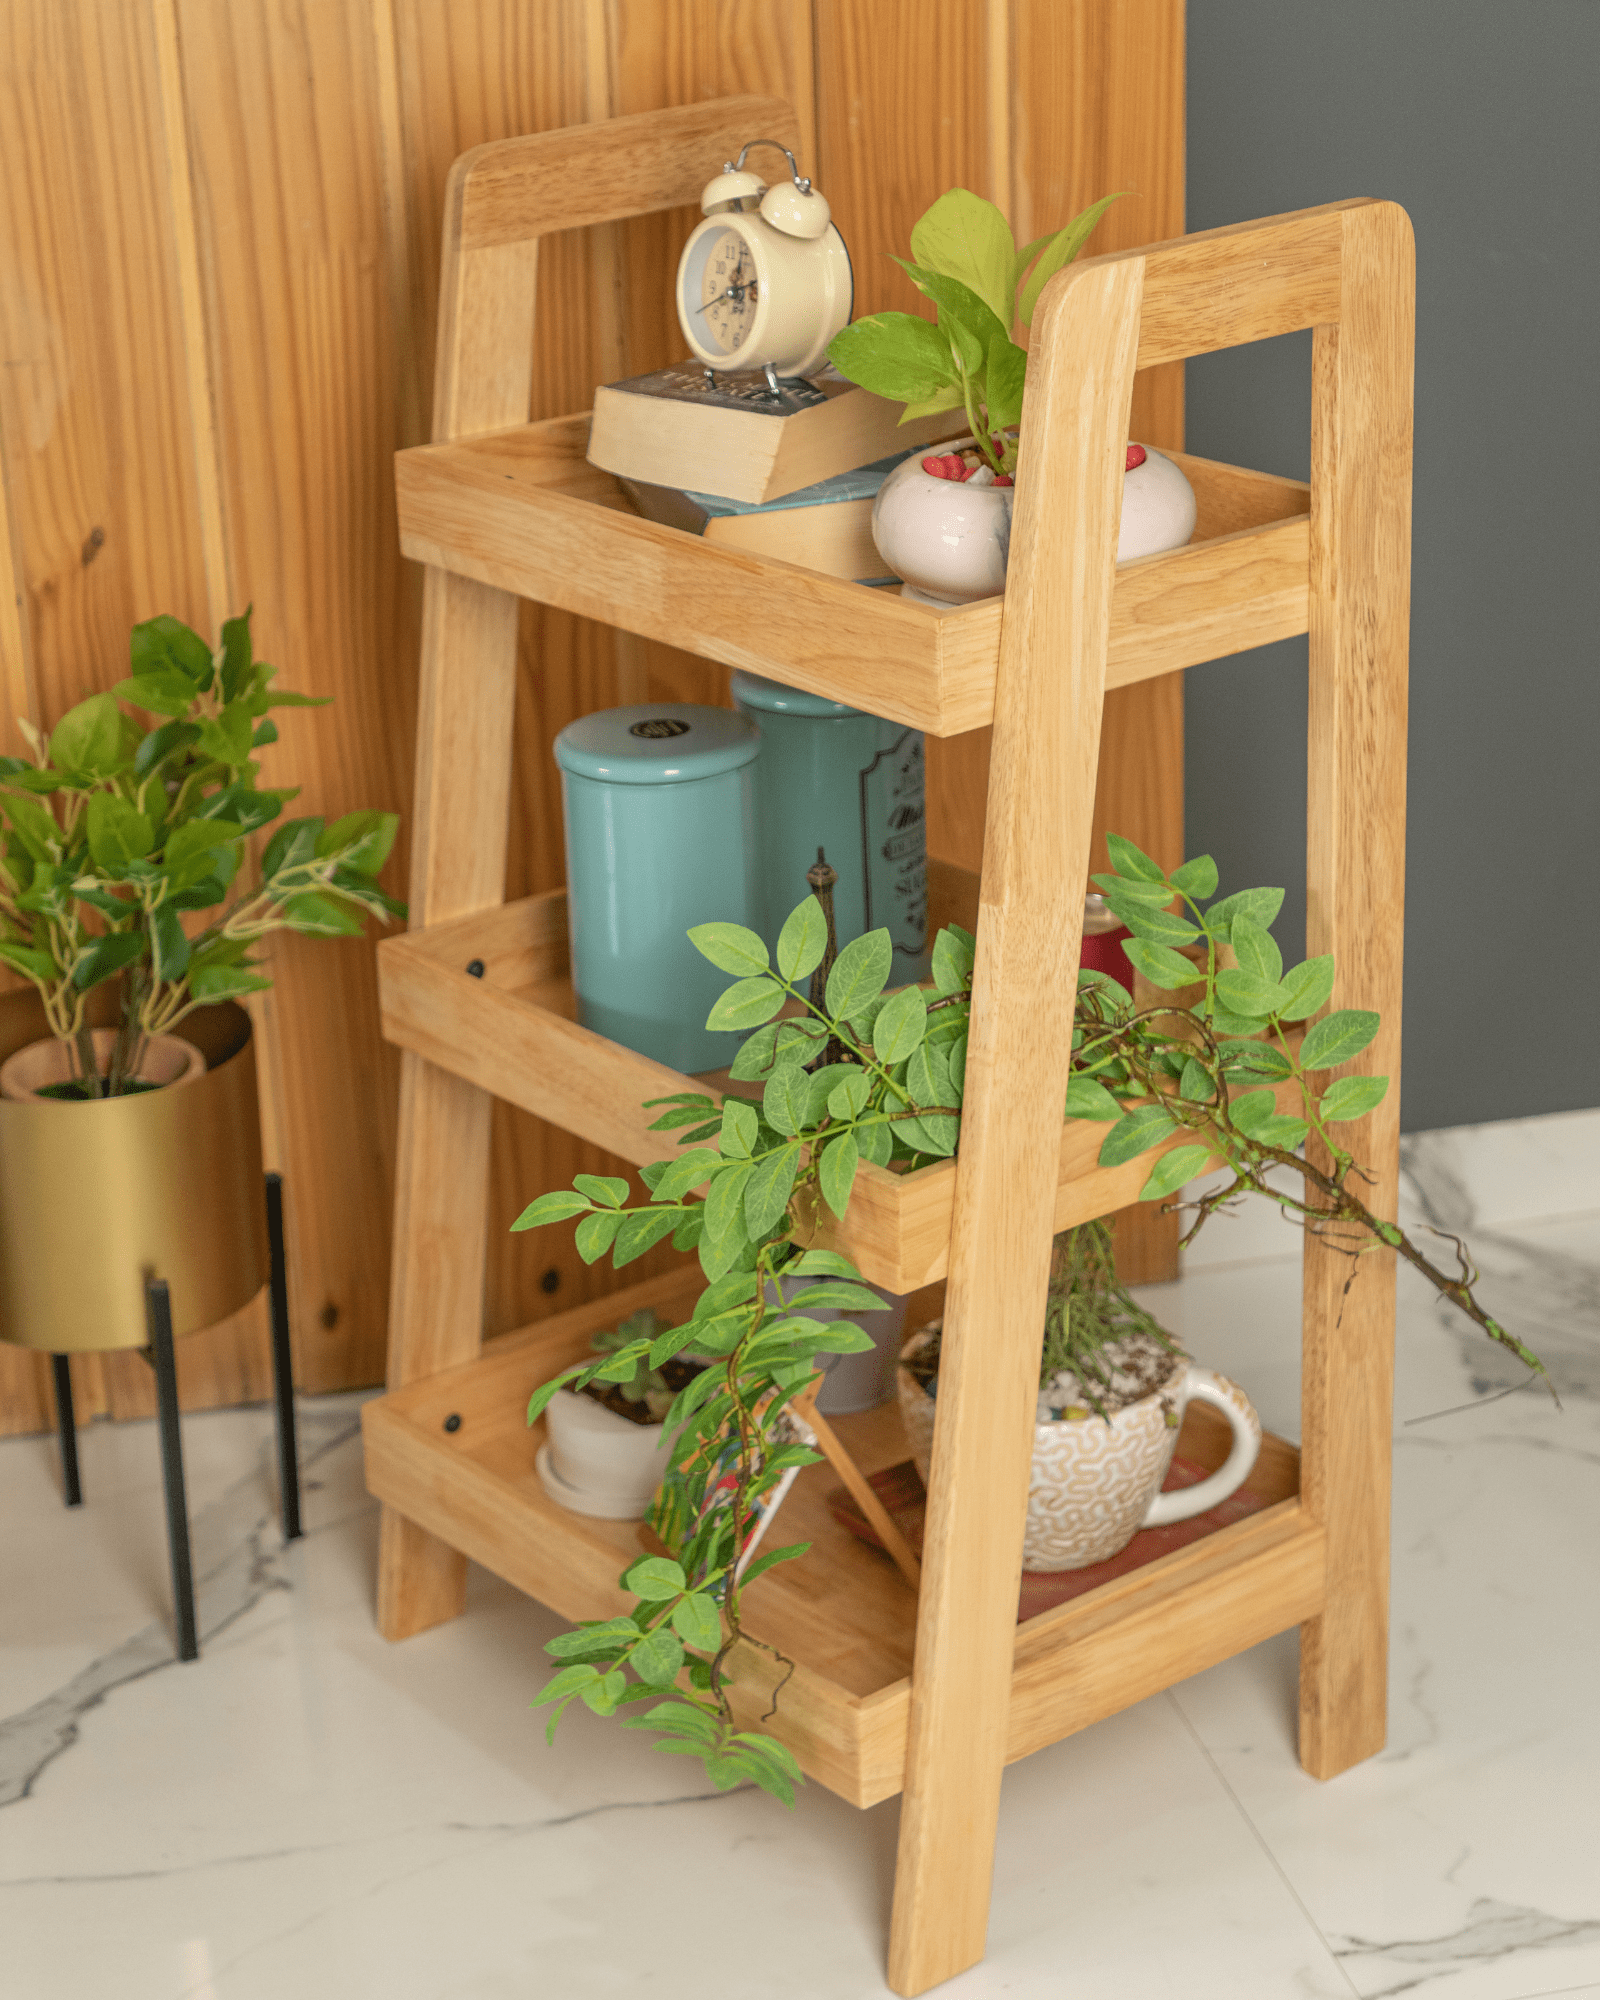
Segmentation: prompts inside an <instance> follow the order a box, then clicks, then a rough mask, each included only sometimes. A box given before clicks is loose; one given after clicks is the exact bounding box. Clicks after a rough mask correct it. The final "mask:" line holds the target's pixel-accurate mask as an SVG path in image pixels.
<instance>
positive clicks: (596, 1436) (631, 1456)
mask: <svg viewBox="0 0 1600 2000" xmlns="http://www.w3.org/2000/svg"><path fill="white" fill-rule="evenodd" d="M534 1464H535V1466H536V1467H537V1469H538V1473H539V1477H540V1479H541V1480H542V1481H543V1482H544V1490H545V1491H546V1492H547V1493H548V1494H549V1495H550V1498H551V1499H552V1500H556V1501H559V1502H560V1504H561V1505H562V1506H563V1507H566V1508H569V1509H570V1510H571V1512H573V1513H574V1514H588V1515H591V1516H592V1517H594V1518H595V1519H597V1520H602V1521H638V1520H642V1519H643V1517H644V1512H645V1509H646V1508H647V1507H648V1506H649V1505H650V1502H651V1500H652V1499H654V1497H655V1490H656V1488H657V1487H658V1486H659V1485H660V1484H661V1478H662V1474H663V1473H664V1472H665V1471H666V1469H667V1451H666V1435H665V1429H664V1426H663V1425H661V1424H636V1423H634V1422H632V1420H631V1419H629V1418H628V1417H620V1416H618V1414H617V1413H616V1411H615V1410H608V1409H607V1408H606V1406H605V1404H604V1403H597V1402H596V1401H595V1399H594V1398H593V1396H585V1395H582V1394H574V1393H573V1392H572V1391H571V1390H569V1389H562V1390H560V1391H558V1393H557V1394H556V1395H554V1396H552V1397H551V1399H550V1405H549V1408H548V1409H547V1410H546V1411H545V1443H544V1444H542V1445H541V1446H540V1447H539V1452H538V1456H537V1457H536V1458H535V1460H534Z"/></svg>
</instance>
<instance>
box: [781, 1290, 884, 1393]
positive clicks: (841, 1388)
mask: <svg viewBox="0 0 1600 2000" xmlns="http://www.w3.org/2000/svg"><path fill="white" fill-rule="evenodd" d="M816 1282H817V1281H816V1279H815V1278H780V1279H779V1280H778V1284H779V1287H780V1289H781V1291H782V1294H783V1297H784V1299H785V1300H788V1299H791V1298H793V1297H794V1295H795V1293H796V1292H798V1291H800V1290H802V1289H803V1288H804V1287H805V1286H807V1285H814V1284H815V1283H816ZM870 1289H871V1290H872V1291H875V1292H877V1294H878V1297H879V1298H880V1299H882V1300H883V1311H882V1312H875V1313H846V1312H835V1311H832V1310H828V1311H819V1310H818V1309H817V1308H815V1307H813V1306H807V1307H806V1308H805V1309H804V1310H805V1317H806V1318H807V1319H845V1320H849V1321H850V1322H851V1323H852V1324H853V1325H855V1326H858V1327H860V1329H861V1331H862V1332H863V1333H868V1334H870V1335H871V1336H872V1346H871V1347H870V1348H862V1349H860V1350H858V1351H857V1352H855V1353H851V1354H826V1353H824V1354H819V1355H817V1356H816V1365H817V1366H818V1367H819V1368H820V1369H821V1370H822V1371H823V1383H822V1387H821V1388H820V1389H819V1390H818V1391H817V1408H818V1409H819V1410H820V1411H821V1412H822V1414H823V1415H824V1416H825V1417H848V1416H852V1415H854V1414H855V1412H856V1411H858V1410H875V1409H876V1408H877V1407H878V1405H879V1404H880V1403H886V1402H887V1401H888V1400H889V1398H890V1397H891V1396H892V1395H893V1394H894V1371H895V1363H896V1361H897V1360H898V1358H899V1354H900V1339H901V1333H902V1331H903V1329H904V1327H905V1323H906V1302H905V1300H904V1298H901V1297H896V1295H895V1294H894V1293H893V1292H886V1291H883V1290H881V1289H880V1288H879V1287H878V1286H877V1285H873V1286H871V1287H870Z"/></svg>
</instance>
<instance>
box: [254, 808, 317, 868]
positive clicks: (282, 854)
mask: <svg viewBox="0 0 1600 2000" xmlns="http://www.w3.org/2000/svg"><path fill="white" fill-rule="evenodd" d="M321 833H322V821H321V819H320V818H313V819H286V820H285V821H284V823H283V825H282V826H280V827H279V828H278V830H277V832H276V833H275V834H274V835H273V836H272V838H271V839H270V840H269V841H268V842H267V845H266V851H265V852H264V853H263V854H262V856H261V879H262V881H263V882H264V883H270V882H271V881H272V880H273V878H274V877H275V876H277V875H282V874H285V873H287V871H288V870H289V869H291V868H299V867H302V866H303V865H304V864H305V863H306V862H307V861H314V860H315V859H316V853H317V840H318V838H319V837H320V835H321Z"/></svg>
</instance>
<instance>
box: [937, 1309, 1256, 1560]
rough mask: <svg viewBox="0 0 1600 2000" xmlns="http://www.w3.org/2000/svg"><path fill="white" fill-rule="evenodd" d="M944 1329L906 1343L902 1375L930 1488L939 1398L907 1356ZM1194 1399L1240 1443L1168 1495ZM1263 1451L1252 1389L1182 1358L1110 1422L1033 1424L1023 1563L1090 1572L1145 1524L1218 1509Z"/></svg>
mask: <svg viewBox="0 0 1600 2000" xmlns="http://www.w3.org/2000/svg"><path fill="white" fill-rule="evenodd" d="M937 1331H938V1323H937V1322H936V1323H935V1324H934V1325H932V1326H928V1327H924V1328H923V1329H922V1330H921V1331H920V1332H918V1333H915V1334H913V1335H912V1337H911V1338H910V1340H908V1341H907V1342H906V1345H905V1348H904V1349H903V1351H902V1354H901V1359H900V1368H899V1378H898V1379H899V1388H900V1414H901V1416H902V1418H903V1420H904V1422H905V1430H906V1439H907V1441H908V1443H909V1444H910V1446H911V1456H912V1458H913V1459H914V1460H915V1462H916V1467H917V1470H918V1471H919V1472H920V1473H921V1474H922V1479H923V1483H924V1485H926V1484H927V1481H928V1467H929V1462H930V1460H931V1458H932V1456H933V1417H934V1396H933V1393H932V1392H931V1391H930V1390H929V1389H928V1388H927V1387H925V1386H924V1385H923V1383H922V1382H921V1381H919V1380H918V1378H917V1376H916V1375H914V1374H913V1373H912V1371H911V1370H910V1369H909V1368H908V1367H907V1366H906V1362H907V1361H908V1360H909V1359H911V1358H912V1357H913V1356H915V1355H916V1353H917V1352H918V1351H919V1349H921V1348H922V1347H924V1346H926V1345H927V1343H928V1342H929V1341H930V1340H931V1339H932V1338H933V1336H934V1334H935V1333H937ZM1191 1401H1197V1402H1202V1403H1210V1404H1212V1405H1213V1406H1214V1407H1215V1408H1216V1409H1218V1410H1220V1411H1221V1413H1222V1414H1223V1416H1225V1417H1226V1418H1227V1420H1228V1423H1229V1424H1230V1426H1231V1427H1232V1430H1233V1448H1232V1450H1231V1451H1230V1452H1229V1453H1228V1457H1227V1461H1226V1463H1225V1464H1224V1465H1223V1466H1222V1467H1221V1468H1220V1469H1219V1470H1218V1471H1216V1472H1214V1473H1212V1474H1211V1476H1210V1477H1209V1478H1208V1479H1202V1480H1201V1481H1199V1483H1198V1484H1196V1485H1194V1486H1186V1487H1183V1488H1181V1489H1180V1490H1179V1491H1178V1492H1175V1493H1163V1492H1162V1491H1161V1482H1162V1480H1163V1479H1165V1478H1166V1476H1167V1468H1168V1466H1169V1465H1170V1464H1171V1463H1172V1453H1173V1448H1174V1446H1175V1445H1176V1444H1177V1441H1178V1431H1179V1428H1180V1426H1181V1425H1182V1423H1183V1413H1184V1411H1185V1409H1186V1408H1187V1407H1188V1405H1189V1403H1190V1402H1191ZM1260 1449H1261V1419H1260V1418H1259V1417H1258V1416H1257V1415H1256V1413H1255V1411H1254V1409H1253V1408H1252V1407H1251V1404H1250V1399H1249V1398H1248V1397H1247V1396H1246V1395H1245V1393H1244V1391H1243V1390H1242V1389H1241V1388H1239V1387H1238V1386H1237V1384H1235V1383H1233V1382H1230V1381H1228V1380H1227V1379H1226V1377H1225V1376H1222V1375H1216V1374H1213V1373H1212V1371H1211V1370H1210V1369H1209V1368H1197V1367H1196V1366H1195V1365H1194V1363H1193V1362H1192V1361H1188V1360H1186V1359H1185V1358H1184V1357H1183V1356H1182V1355H1174V1356H1173V1358H1172V1373H1171V1375H1170V1376H1169V1377H1168V1378H1167V1380H1166V1381H1165V1382H1163V1383H1162V1385H1161V1386H1160V1388H1159V1389H1157V1390H1155V1391H1154V1392H1153V1393H1152V1394H1150V1395H1147V1396H1142V1397H1141V1398H1140V1399H1139V1400H1138V1401H1137V1402H1135V1403H1129V1404H1127V1405H1125V1406H1124V1407H1123V1408H1122V1409H1120V1410H1115V1411H1113V1412H1112V1414H1111V1418H1110V1420H1109V1422H1108V1421H1107V1420H1106V1419H1105V1418H1103V1417H1097V1416H1094V1415H1093V1414H1090V1415H1088V1416H1084V1417H1077V1418H1068V1417H1062V1418H1058V1419H1053V1420H1052V1421H1051V1422H1049V1423H1041V1424H1038V1425H1036V1426H1035V1429H1034V1433H1033V1472H1032V1476H1031V1478H1030V1480H1029V1483H1028V1527H1027V1533H1026V1536H1025V1538H1024V1540H1023V1544H1022V1566H1023V1568H1024V1569H1026V1570H1035V1571H1038V1570H1063V1569H1086V1568H1087V1567H1088V1566H1089V1565H1090V1564H1091V1563H1099V1562H1107V1561H1109V1560H1110V1558H1111V1557H1112V1556H1114V1555H1116V1554H1117V1553H1118V1552H1119V1551H1120V1550H1122V1549H1124V1548H1126V1547H1127V1545H1128V1543H1129V1542H1131V1541H1132V1540H1133V1538H1134V1536H1135V1535H1136V1534H1137V1533H1138V1532H1139V1530H1140V1529H1141V1528H1160V1527H1166V1526H1169V1525H1170V1524H1171V1523H1172V1522H1174V1521H1187V1520H1189V1519H1191V1518H1192V1517H1193V1516H1194V1515H1196V1514H1203V1513H1205V1512H1207V1511H1208V1509H1210V1508H1212V1507H1216V1506H1219V1505H1220V1504H1221V1502H1222V1501H1224V1500H1226V1499H1227V1498H1228V1496H1229V1495H1230V1494H1231V1493H1234V1492H1235V1491H1237V1489H1238V1488H1239V1487H1240V1486H1242V1485H1243V1484H1244V1482H1245V1480H1246V1479H1247V1478H1248V1477H1249V1476H1250V1472H1251V1468H1252V1467H1253V1466H1254V1465H1255V1462H1256V1455H1257V1453H1258V1452H1259V1451H1260Z"/></svg>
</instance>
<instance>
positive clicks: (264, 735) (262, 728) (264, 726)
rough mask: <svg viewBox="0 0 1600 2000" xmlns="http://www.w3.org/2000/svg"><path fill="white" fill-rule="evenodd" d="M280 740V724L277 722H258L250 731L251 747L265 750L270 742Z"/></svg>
mask: <svg viewBox="0 0 1600 2000" xmlns="http://www.w3.org/2000/svg"><path fill="white" fill-rule="evenodd" d="M277 740H278V725H277V724H276V723H275V722H258V723H257V724H256V726H255V728H254V729H252V730H251V732H250V748H251V749H252V750H264V749H265V748H266V747H267V745H268V744H269V743H276V742H277Z"/></svg>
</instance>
